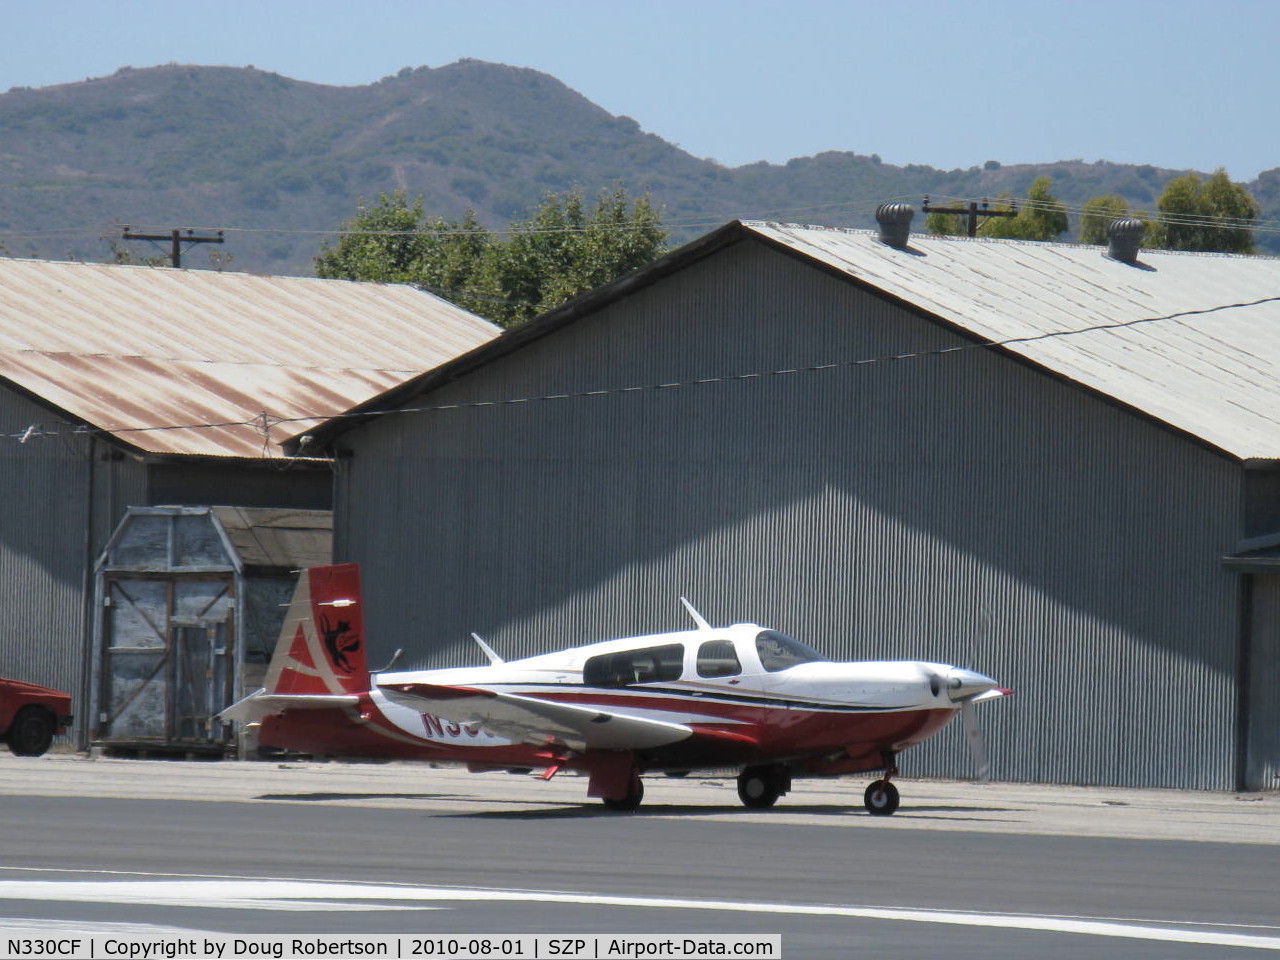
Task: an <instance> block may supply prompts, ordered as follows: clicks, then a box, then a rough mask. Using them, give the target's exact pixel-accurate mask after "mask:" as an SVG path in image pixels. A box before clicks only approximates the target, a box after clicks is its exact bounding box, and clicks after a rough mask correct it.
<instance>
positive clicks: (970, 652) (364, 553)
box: [308, 223, 1280, 789]
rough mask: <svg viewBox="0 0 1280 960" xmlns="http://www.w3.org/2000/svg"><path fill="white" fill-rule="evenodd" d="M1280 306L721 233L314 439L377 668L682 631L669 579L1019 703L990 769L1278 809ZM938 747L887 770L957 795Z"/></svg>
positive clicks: (835, 243) (1260, 295)
mask: <svg viewBox="0 0 1280 960" xmlns="http://www.w3.org/2000/svg"><path fill="white" fill-rule="evenodd" d="M1277 295H1280V261H1277V260H1274V259H1268V258H1245V257H1231V256H1218V255H1196V254H1176V253H1158V252H1147V251H1143V252H1142V253H1140V254H1139V255H1138V256H1137V257H1136V259H1135V258H1133V257H1131V256H1130V257H1127V258H1126V257H1125V256H1123V255H1112V256H1108V255H1106V254H1105V253H1104V251H1102V250H1101V249H1100V248H1097V247H1085V246H1073V245H1063V244H1050V243H1020V242H1004V241H980V240H979V241H975V240H964V239H945V238H932V237H919V236H910V237H906V238H899V239H896V240H895V239H892V238H888V239H882V238H881V237H880V236H879V235H877V234H876V233H873V232H854V231H843V230H829V229H821V228H800V227H790V226H781V225H776V224H764V223H732V224H729V225H727V226H725V227H723V228H721V229H720V230H718V231H716V232H714V233H712V234H709V235H707V236H706V237H704V238H702V239H701V240H698V241H696V242H694V243H692V244H690V245H688V246H686V247H684V248H681V249H680V250H678V251H676V252H674V253H672V254H670V255H668V256H667V257H666V258H664V259H662V260H660V261H658V262H657V263H655V264H653V265H651V266H650V267H648V268H646V269H644V270H642V271H639V272H638V273H635V274H632V275H631V276H629V277H626V278H624V279H622V280H620V281H618V282H616V283H614V284H612V285H610V286H608V287H605V288H602V289H600V290H598V291H596V292H594V293H592V294H589V295H587V296H585V297H583V298H580V299H579V300H577V301H574V302H573V303H571V304H568V305H566V306H565V307H563V308H560V309H558V310H556V311H554V312H552V313H549V314H547V315H545V316H543V317H541V318H539V319H538V320H536V321H534V322H532V323H530V324H528V325H526V326H524V327H522V328H518V329H516V330H513V331H511V332H508V333H506V334H504V335H503V336H501V337H500V338H498V339H496V340H494V341H492V342H490V343H487V344H485V345H483V346H480V347H478V348H477V349H475V350H473V351H471V352H470V353H468V354H466V355H464V356H462V357H460V358H459V359H457V360H455V361H453V362H451V363H448V364H445V365H444V366H443V367H440V368H438V369H436V370H433V371H430V372H428V373H426V374H424V375H422V376H420V377H417V378H415V379H413V380H411V381H409V382H408V383H406V384H405V385H403V386H401V387H397V388H394V389H392V390H390V391H388V392H387V393H384V394H383V395H382V396H380V397H379V398H377V399H375V400H373V401H371V402H369V403H367V404H365V405H363V406H362V407H359V408H357V411H358V412H362V413H364V414H367V416H364V417H361V418H353V419H342V420H334V421H331V422H329V423H328V424H325V425H322V426H320V427H318V428H316V429H314V430H312V431H311V432H310V434H309V437H308V443H309V447H308V449H312V450H316V449H319V450H328V451H332V452H333V453H334V454H335V456H336V457H337V468H336V476H337V486H336V503H335V510H336V514H335V531H334V532H335V553H336V556H338V557H339V558H341V559H345V560H356V561H359V562H360V563H361V564H362V565H363V569H364V582H365V590H366V599H367V601H368V602H367V606H366V609H367V618H368V620H367V624H366V626H367V628H368V634H369V640H370V645H371V647H372V648H373V650H374V651H375V652H374V653H373V654H372V659H375V660H376V659H378V657H379V656H383V655H387V654H389V653H390V652H391V651H392V650H393V649H394V648H396V647H405V648H406V650H407V651H408V658H407V659H408V661H409V662H407V663H406V666H419V665H422V666H425V665H445V664H449V663H457V662H472V661H473V660H474V658H475V656H476V654H475V652H474V651H473V649H472V648H471V647H470V645H469V643H468V641H467V640H466V638H467V634H468V632H469V631H472V630H475V631H478V632H480V633H481V634H483V635H484V636H485V637H486V638H487V639H488V640H489V642H490V643H491V644H492V645H493V646H494V647H495V648H496V649H497V650H498V652H499V653H501V654H503V655H504V656H507V657H515V656H520V655H527V654H533V653H538V652H543V651H547V650H551V649H554V648H556V647H560V646H565V645H570V644H576V643H584V642H588V641H593V640H599V639H603V638H606V637H611V636H621V635H629V634H639V633H646V632H651V631H659V630H668V629H675V628H679V627H680V626H682V624H683V623H684V614H683V612H682V610H681V608H680V605H679V603H678V602H677V597H678V596H679V595H682V594H683V595H686V596H688V597H689V598H690V599H691V600H692V601H693V602H694V603H695V604H696V605H697V606H698V607H699V608H700V609H701V610H702V612H703V613H704V614H705V615H706V616H707V617H708V618H709V619H710V620H712V621H719V622H724V623H728V622H732V621H739V620H746V621H754V622H757V623H762V624H767V625H769V626H773V627H776V628H778V629H782V630H785V631H787V632H789V633H791V634H794V635H796V636H798V637H800V638H802V639H804V640H806V641H809V642H811V643H812V644H814V645H815V646H817V647H818V648H819V649H821V650H822V651H823V652H824V653H826V654H828V655H829V656H832V657H834V658H837V659H860V658H912V659H915V658H919V659H927V660H938V661H943V662H949V663H956V664H959V665H962V666H971V667H974V668H976V669H980V670H982V671H983V672H985V673H988V674H991V675H992V676H995V677H996V678H998V679H999V680H1000V681H1001V682H1002V683H1004V684H1007V685H1008V686H1011V687H1014V688H1016V689H1017V691H1018V695H1017V696H1016V697H1013V698H1011V699H1009V700H1007V701H1004V702H1002V703H999V704H995V705H993V706H991V707H990V708H988V709H986V710H984V711H983V723H984V727H985V729H986V732H987V736H988V740H989V742H990V752H991V754H992V759H993V773H994V775H995V776H996V777H998V778H1003V779H1010V780H1027V781H1058V782H1076V783H1094V784H1125V785H1147V786H1167V787H1194V788H1211V789H1233V788H1240V787H1250V788H1259V787H1261V788H1273V787H1275V786H1276V785H1277V775H1280V698H1277V697H1276V696H1275V691H1276V690H1277V689H1280V576H1278V575H1277V574H1278V573H1280V565H1278V563H1280V560H1278V558H1277V557H1276V556H1275V553H1276V551H1275V550H1272V549H1270V548H1273V547H1276V546H1277V545H1280V469H1277V468H1280V402H1278V401H1280V301H1278V300H1277ZM495 401H496V402H495ZM408 410H419V411H421V412H419V413H416V414H414V415H411V416H394V417H391V416H379V415H378V414H380V413H382V412H387V411H397V412H401V411H408ZM462 658H465V660H463V659H462ZM949 736H950V739H948V737H946V736H944V737H940V738H938V739H937V740H936V741H934V742H932V743H930V744H926V745H925V746H924V747H922V748H919V749H918V750H917V751H912V752H910V753H908V754H906V755H904V756H903V757H902V762H903V769H904V772H905V773H906V774H908V775H911V774H916V775H943V776H949V775H955V776H964V775H966V774H967V773H968V771H969V766H968V761H967V759H966V757H965V752H964V749H963V745H962V743H961V736H960V734H959V732H958V731H955V732H954V733H953V734H949Z"/></svg>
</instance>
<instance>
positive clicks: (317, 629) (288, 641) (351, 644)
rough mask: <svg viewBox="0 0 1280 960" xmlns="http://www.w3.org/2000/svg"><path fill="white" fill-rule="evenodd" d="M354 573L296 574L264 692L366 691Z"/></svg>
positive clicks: (348, 567)
mask: <svg viewBox="0 0 1280 960" xmlns="http://www.w3.org/2000/svg"><path fill="white" fill-rule="evenodd" d="M361 603H362V601H361V597H360V567H359V566H358V565H357V564H354V563H342V564H335V565H334V566H329V567H309V568H308V569H306V570H303V571H302V572H301V573H300V574H298V586H297V587H296V588H295V590H294V592H293V602H292V603H290V604H289V612H288V613H287V614H286V615H285V618H284V625H283V626H282V627H281V628H280V638H279V639H278V640H277V641H276V652H275V655H274V656H272V658H271V666H270V667H269V668H268V670H267V678H266V692H267V693H284V694H316V693H320V694H332V693H338V694H341V693H364V692H365V691H367V690H368V689H369V668H368V663H367V660H366V658H365V639H364V618H363V617H362V616H361V615H360V609H361Z"/></svg>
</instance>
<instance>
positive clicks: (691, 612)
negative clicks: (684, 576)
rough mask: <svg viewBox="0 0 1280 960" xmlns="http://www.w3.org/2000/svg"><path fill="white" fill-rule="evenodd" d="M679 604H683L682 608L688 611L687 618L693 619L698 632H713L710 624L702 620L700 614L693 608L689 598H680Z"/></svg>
mask: <svg viewBox="0 0 1280 960" xmlns="http://www.w3.org/2000/svg"><path fill="white" fill-rule="evenodd" d="M680 602H681V603H683V604H684V608H685V609H686V610H688V611H689V616H691V617H693V622H694V623H696V624H697V625H698V629H699V630H714V629H715V628H714V627H713V626H711V624H709V623H707V621H706V619H704V618H703V616H702V614H700V613H699V612H698V611H697V610H696V609H695V608H694V606H693V604H692V603H690V602H689V598H688V597H681V598H680Z"/></svg>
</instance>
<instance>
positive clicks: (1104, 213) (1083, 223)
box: [1080, 193, 1132, 245]
mask: <svg viewBox="0 0 1280 960" xmlns="http://www.w3.org/2000/svg"><path fill="white" fill-rule="evenodd" d="M1128 216H1132V214H1131V212H1130V210H1129V201H1128V200H1126V199H1125V198H1124V197H1122V196H1120V195H1119V194H1118V193H1108V194H1105V195H1103V196H1101V197H1094V198H1093V199H1092V200H1088V201H1086V202H1085V205H1084V211H1083V212H1082V213H1081V214H1080V242H1081V243H1097V244H1103V245H1105V244H1106V242H1107V226H1108V225H1109V224H1110V223H1111V221H1112V220H1118V219H1120V218H1121V217H1128Z"/></svg>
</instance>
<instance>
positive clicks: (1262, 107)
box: [0, 0, 1280, 180]
mask: <svg viewBox="0 0 1280 960" xmlns="http://www.w3.org/2000/svg"><path fill="white" fill-rule="evenodd" d="M0 25H2V28H3V29H2V33H0V38H2V41H3V50H4V53H3V57H2V58H0V91H3V90H7V89H9V88H10V87H13V86H30V87H39V86H47V85H51V84H58V83H67V82H72V81H77V80H83V79H85V78H86V77H94V76H104V75H106V74H110V73H113V72H115V70H116V69H117V68H119V67H121V66H133V67H145V66H154V65H156V64H160V63H167V62H173V61H176V62H179V63H197V64H210V65H231V66H245V65H249V64H252V65H254V66H256V67H259V68H261V69H265V70H273V71H276V72H278V73H282V74H284V75H286V76H289V77H294V78H296V79H299V80H307V81H312V82H316V83H327V84H342V85H345V84H362V83H369V82H371V81H374V80H377V79H379V78H380V77H383V76H387V75H388V74H392V73H395V72H396V71H397V70H399V69H400V68H401V67H404V66H423V65H425V66H431V67H436V66H441V65H443V64H445V63H450V62H452V61H454V60H458V59H460V58H462V57H475V58H479V59H482V60H492V61H497V62H501V63H509V64H514V65H517V66H525V67H533V68H535V69H538V70H543V71H545V72H547V73H550V74H552V75H553V76H555V77H557V78H559V79H560V80H562V81H564V82H565V83H567V84H568V85H569V86H571V87H573V88H574V89H576V90H577V91H579V92H580V93H582V94H583V95H584V96H586V97H587V98H588V99H590V100H592V101H594V102H595V103H598V104H599V105H600V106H602V107H604V108H605V109H607V110H609V111H610V112H612V113H617V114H626V115H628V116H631V117H633V118H635V119H636V120H637V121H638V122H639V123H640V125H641V126H642V127H643V128H644V129H646V130H648V131H651V132H653V133H656V134H658V135H659V136H661V137H663V138H664V139H666V140H669V141H671V142H673V143H676V144H678V145H680V146H681V147H683V148H684V149H685V150H687V151H689V152H690V153H692V154H695V155H696V156H700V157H712V158H715V159H716V160H719V161H720V162H721V163H724V164H728V165H730V166H737V165H739V164H743V163H750V162H753V161H756V160H769V161H772V162H783V161H785V160H787V159H789V158H791V157H797V156H808V155H811V154H814V153H819V152H821V151H823V150H853V151H856V152H859V153H867V154H870V153H878V154H880V156H881V157H883V158H884V160H885V161H886V162H889V163H897V164H906V163H923V164H929V165H931V166H936V167H941V168H944V169H950V168H953V167H968V166H972V165H974V164H981V163H983V162H984V161H986V160H999V161H1001V162H1003V163H1021V162H1034V161H1053V160H1063V159H1070V158H1073V157H1080V158H1083V159H1085V160H1097V159H1106V160H1115V161H1119V162H1127V163H1151V164H1155V165H1157V166H1162V167H1171V168H1175V169H1181V168H1184V167H1189V168H1196V169H1201V170H1212V169H1215V168H1217V167H1220V166H1221V167H1226V169H1227V172H1228V173H1229V174H1230V175H1231V176H1232V178H1233V179H1236V180H1249V179H1252V178H1253V177H1255V176H1256V175H1257V173H1258V172H1259V171H1261V170H1265V169H1270V168H1273V167H1280V136H1278V135H1277V133H1276V123H1275V120H1276V113H1277V111H1276V108H1275V106H1274V104H1275V101H1276V93H1277V90H1276V88H1277V77H1276V69H1275V62H1276V61H1275V47H1276V45H1277V42H1280V0H1217V2H1215V3H1212V4H1205V3H1202V2H1196V3H1192V2H1187V0H1111V2H1097V0H1071V2H1066V0H1049V2H1044V0H1018V2H1014V0H968V2H942V0H879V2H863V0H843V2H835V0H789V2H765V0H733V2H729V0H645V2H639V0H593V2H587V0H541V2H539V0H525V2H517V0H465V2H463V0H361V2H350V0H305V2H304V0H253V2H245V0H216V2H214V3H183V2H178V3H174V2H172V0H167V2H157V0H60V2H58V3H57V4H44V3H35V2H31V0H0Z"/></svg>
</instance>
